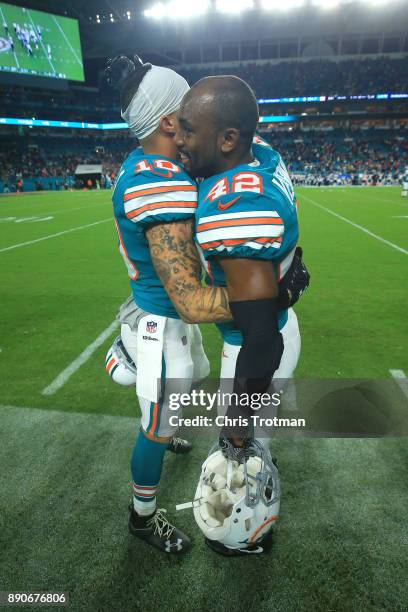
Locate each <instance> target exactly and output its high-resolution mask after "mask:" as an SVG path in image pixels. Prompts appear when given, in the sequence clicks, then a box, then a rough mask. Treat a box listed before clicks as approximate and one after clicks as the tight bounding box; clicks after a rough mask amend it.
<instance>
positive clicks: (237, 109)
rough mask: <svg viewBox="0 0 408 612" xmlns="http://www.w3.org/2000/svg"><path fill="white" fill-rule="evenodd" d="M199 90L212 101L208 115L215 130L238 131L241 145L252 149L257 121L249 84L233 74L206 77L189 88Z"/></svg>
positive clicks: (192, 91) (192, 90)
mask: <svg viewBox="0 0 408 612" xmlns="http://www.w3.org/2000/svg"><path fill="white" fill-rule="evenodd" d="M196 89H200V90H202V91H203V92H204V93H208V94H209V95H210V96H212V98H211V114H212V115H213V119H214V122H215V124H216V126H217V128H218V129H220V130H222V129H223V128H227V127H234V128H236V129H237V130H239V132H240V135H241V140H242V141H243V145H244V146H248V147H249V146H251V144H252V139H253V137H254V134H255V131H256V129H257V126H258V122H259V110H258V103H257V101H256V97H255V94H254V92H253V91H252V89H251V88H250V86H249V85H248V83H246V82H245V81H243V80H242V79H240V78H238V77H236V76H232V75H221V76H214V77H206V78H204V79H201V81H198V83H196V85H194V86H193V87H192V89H191V93H192V94H193V93H194V90H196Z"/></svg>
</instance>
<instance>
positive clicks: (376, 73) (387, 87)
mask: <svg viewBox="0 0 408 612" xmlns="http://www.w3.org/2000/svg"><path fill="white" fill-rule="evenodd" d="M177 69H178V68H177ZM179 71H180V72H181V73H182V74H183V76H185V77H186V79H187V80H188V81H189V83H190V84H193V83H195V82H196V81H197V80H199V79H201V78H202V77H204V76H208V75H209V74H225V73H228V74H236V75H237V76H239V77H241V78H243V79H245V80H246V81H248V82H249V83H250V85H251V86H252V87H253V89H254V91H255V93H256V95H257V97H258V98H268V97H285V96H311V95H336V94H338V95H358V94H370V93H384V92H396V93H398V92H402V93H406V90H407V87H408V62H407V61H406V60H404V59H391V58H388V57H383V58H379V59H353V60H343V61H340V62H334V61H330V60H312V61H307V62H295V61H294V62H288V61H286V62H280V63H277V64H271V63H264V64H253V63H252V64H247V65H243V64H239V65H236V66H228V67H225V66H217V67H213V66H210V67H208V66H207V67H202V68H194V69H190V70H185V69H181V68H180V69H179ZM100 81H101V83H102V82H103V81H102V80H101V79H100ZM117 98H118V97H117V95H116V94H115V93H114V92H113V91H112V90H109V89H108V88H106V87H104V86H103V85H101V88H100V90H98V89H97V88H94V89H91V88H75V89H74V88H73V89H69V90H68V91H63V92H53V93H52V94H50V93H49V92H47V91H43V90H38V89H30V90H29V89H25V88H22V87H13V88H10V87H7V88H0V116H2V117H16V116H17V117H34V116H35V117H37V118H45V119H62V120H76V121H78V120H79V119H80V118H82V119H83V120H85V121H117V120H118V119H119V114H120V113H119V104H118V99H117ZM44 109H46V115H47V116H46V117H45V116H44V112H45V111H44Z"/></svg>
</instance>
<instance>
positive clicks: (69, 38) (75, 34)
mask: <svg viewBox="0 0 408 612" xmlns="http://www.w3.org/2000/svg"><path fill="white" fill-rule="evenodd" d="M4 23H6V24H7V25H8V34H9V35H10V36H11V37H12V38H13V41H14V51H12V50H11V49H8V50H5V51H3V52H2V53H0V70H2V69H3V70H7V71H13V72H21V73H24V74H38V75H41V76H56V77H59V78H66V79H71V80H73V81H83V80H84V68H83V63H82V53H81V41H80V37H79V29H78V22H77V21H76V20H75V19H70V18H68V17H62V16H57V15H52V14H50V13H44V12H43V11H34V10H32V9H25V8H21V7H18V6H12V5H11V4H4V3H3V2H0V38H1V37H3V38H7V36H6V31H5V29H4ZM13 23H17V24H18V25H19V26H20V27H24V24H27V26H26V27H28V28H29V27H30V26H32V27H34V28H36V27H37V26H40V27H41V30H42V41H41V42H40V44H39V48H38V49H36V48H35V46H34V44H33V43H31V47H32V49H33V55H32V56H31V57H30V56H29V55H28V54H27V52H26V50H25V49H24V47H23V45H22V44H21V43H20V41H19V39H18V38H17V35H16V33H15V31H14V28H13ZM47 45H50V47H51V58H49V57H48V53H47Z"/></svg>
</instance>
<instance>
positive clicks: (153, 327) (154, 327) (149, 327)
mask: <svg viewBox="0 0 408 612" xmlns="http://www.w3.org/2000/svg"><path fill="white" fill-rule="evenodd" d="M146 331H148V332H149V334H155V333H156V332H157V323H155V322H154V321H148V322H147V324H146Z"/></svg>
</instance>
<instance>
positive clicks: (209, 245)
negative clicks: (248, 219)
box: [200, 236, 282, 249]
mask: <svg viewBox="0 0 408 612" xmlns="http://www.w3.org/2000/svg"><path fill="white" fill-rule="evenodd" d="M246 242H259V243H260V244H267V243H268V242H271V243H272V242H282V237H281V236H279V238H251V237H248V238H240V239H239V240H238V239H237V240H217V241H216V242H205V243H204V244H200V246H201V248H203V249H210V248H213V247H217V246H219V245H220V244H225V246H237V245H239V244H245V243H246Z"/></svg>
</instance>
